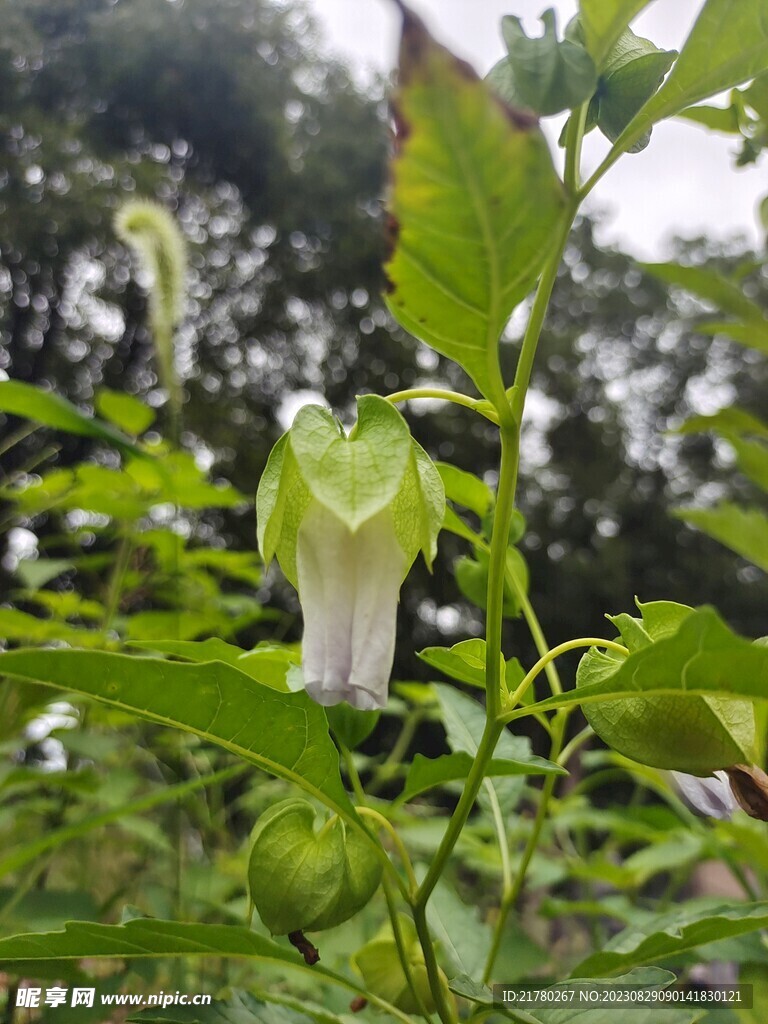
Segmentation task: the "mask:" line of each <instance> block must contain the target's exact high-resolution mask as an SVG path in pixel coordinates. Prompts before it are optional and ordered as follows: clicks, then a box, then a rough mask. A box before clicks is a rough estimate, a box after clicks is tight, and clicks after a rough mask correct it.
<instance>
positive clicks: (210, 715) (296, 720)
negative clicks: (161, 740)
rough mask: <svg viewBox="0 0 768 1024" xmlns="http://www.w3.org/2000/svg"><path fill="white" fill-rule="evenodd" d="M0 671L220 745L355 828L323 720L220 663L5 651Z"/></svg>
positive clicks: (292, 696) (310, 706) (315, 708)
mask: <svg viewBox="0 0 768 1024" xmlns="http://www.w3.org/2000/svg"><path fill="white" fill-rule="evenodd" d="M0 673H4V674H7V675H10V676H14V677H16V678H18V679H28V680H31V681H35V682H40V683H44V684H46V685H48V686H53V687H56V688H57V689H61V690H67V691H69V692H72V693H80V694H85V695H87V696H90V697H94V698H95V699H96V700H98V701H101V702H102V703H104V704H109V705H110V706H112V707H118V708H121V709H122V710H124V711H128V712H130V713H132V714H135V715H138V716H139V717H140V718H146V719H148V720H149V721H152V722H157V723H159V724H161V725H168V726H172V727H175V728H177V729H182V730H184V731H186V732H191V733H193V734H195V735H197V736H201V737H202V738H204V739H206V740H208V741H209V742H211V743H215V744H218V745H219V746H222V747H224V748H225V749H227V750H230V751H231V752H232V753H234V754H237V755H238V756H239V757H242V758H243V759H244V760H245V761H248V762H249V763H251V764H255V765H256V766H257V767H259V768H262V769H263V770H264V771H267V772H270V773H271V774H273V775H277V776H278V777H280V778H284V779H287V780H288V781H290V782H293V783H295V784H296V785H298V786H300V787H301V788H302V789H304V790H306V791H307V792H308V793H310V794H311V795H312V796H314V797H316V798H317V799H318V800H320V801H321V802H322V803H324V804H326V806H328V807H330V808H331V809H332V810H334V811H336V812H337V813H338V814H340V815H341V816H342V817H343V818H344V819H345V820H347V821H352V822H353V823H355V824H356V823H357V818H356V816H355V814H354V811H353V809H352V805H351V803H350V800H349V797H348V796H347V794H346V792H345V791H344V787H343V786H342V784H341V778H340V775H339V766H338V765H339V762H338V754H337V752H336V748H335V747H334V745H333V743H332V742H331V739H330V736H329V735H328V726H327V722H326V719H325V714H324V712H323V710H322V708H321V707H319V705H317V704H315V703H314V701H311V700H310V699H309V698H308V697H307V695H306V694H305V693H303V692H302V693H285V694H284V693H279V692H277V691H276V690H273V689H271V688H270V687H268V686H262V685H261V684H259V683H258V682H256V681H255V680H254V679H252V678H250V677H249V676H248V675H246V674H245V673H243V672H241V671H239V670H238V669H235V668H234V667H233V666H231V665H226V664H223V663H222V662H207V663H201V664H182V663H180V662H171V661H160V660H157V659H155V658H132V657H128V656H127V655H124V654H105V653H101V652H91V651H71V650H63V651H62V650H59V651H50V650H18V651H4V652H0Z"/></svg>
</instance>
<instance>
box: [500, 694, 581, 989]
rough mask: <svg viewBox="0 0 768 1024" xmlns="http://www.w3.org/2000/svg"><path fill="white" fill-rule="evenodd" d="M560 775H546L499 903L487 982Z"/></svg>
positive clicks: (558, 740)
mask: <svg viewBox="0 0 768 1024" xmlns="http://www.w3.org/2000/svg"><path fill="white" fill-rule="evenodd" d="M568 715H569V710H567V709H566V710H563V711H560V712H558V714H556V715H555V720H554V724H553V729H552V746H551V749H550V754H549V757H550V760H551V761H557V759H558V757H559V756H560V751H561V749H562V745H563V737H564V735H565V726H566V724H567V722H568ZM558 777H559V776H557V775H548V776H547V777H546V778H545V779H544V784H543V786H542V787H541V796H540V797H539V805H538V807H537V808H536V817H535V818H534V819H533V828H532V830H531V834H530V835H529V837H528V841H527V842H526V844H525V848H524V850H523V854H522V857H521V859H520V865H519V867H518V869H517V874H516V875H515V880H514V882H513V884H512V886H511V888H510V889H509V891H508V892H507V893H505V896H504V898H503V899H502V902H501V906H500V907H499V916H498V918H497V919H496V925H495V927H494V931H493V941H492V943H491V948H490V951H489V953H488V959H487V960H486V964H485V972H484V973H483V984H484V985H485V984H487V982H488V980H489V978H490V977H491V974H492V972H493V965H494V963H495V962H496V957H497V956H498V953H499V948H500V946H501V940H502V938H503V936H504V926H505V925H506V923H507V917H508V916H509V912H510V911H511V910H512V908H513V907H514V906H515V904H516V903H517V901H518V899H519V898H520V893H521V892H522V890H523V884H524V882H525V876H526V874H527V873H528V867H529V865H530V863H531V859H532V858H533V855H534V853H535V852H536V848H537V846H538V845H539V838H540V836H541V830H542V828H543V827H544V822H545V820H546V817H547V812H548V810H549V801H550V799H551V798H552V793H553V792H554V789H555V783H556V782H557V779H558Z"/></svg>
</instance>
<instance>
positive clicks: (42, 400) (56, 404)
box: [0, 380, 146, 458]
mask: <svg viewBox="0 0 768 1024" xmlns="http://www.w3.org/2000/svg"><path fill="white" fill-rule="evenodd" d="M0 412H6V413H11V414H12V415H13V416H23V417H24V419H28V420H33V421H34V422H35V423H41V424H42V425H43V426H46V427H53V428H54V429H56V430H63V431H65V432H66V433H68V434H77V435H79V436H81V437H92V438H95V439H96V440H98V441H106V442H107V443H108V444H111V445H114V447H115V448H117V449H118V450H119V451H123V452H129V453H130V454H131V455H135V456H137V457H139V458H145V457H146V455H145V453H144V452H143V451H142V450H141V449H140V448H137V446H136V445H135V444H134V443H133V441H131V439H130V438H129V437H126V436H125V434H122V433H121V432H120V431H119V430H115V428H114V427H112V426H110V424H109V423H104V422H103V421H102V420H97V419H96V418H95V417H93V416H87V415H86V414H85V413H83V412H80V410H79V409H78V408H77V406H76V405H73V404H72V403H71V402H70V401H68V400H67V399H66V398H62V396H61V395H57V394H54V393H53V392H52V391H43V389H42V388H38V387H35V386H34V385H33V384H25V383H23V382H22V381H18V380H3V381H0Z"/></svg>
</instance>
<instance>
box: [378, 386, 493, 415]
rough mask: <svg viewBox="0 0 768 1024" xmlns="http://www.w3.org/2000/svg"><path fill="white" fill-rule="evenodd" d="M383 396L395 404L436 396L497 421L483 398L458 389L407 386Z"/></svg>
mask: <svg viewBox="0 0 768 1024" xmlns="http://www.w3.org/2000/svg"><path fill="white" fill-rule="evenodd" d="M385 398H386V400H387V401H388V402H391V403H392V405H397V404H398V403H399V402H411V401H413V399H415V398H437V399H439V400H440V401H441V402H453V404H454V405H462V406H464V408H465V409H472V410H473V412H479V413H480V414H481V415H482V416H485V417H486V419H489V420H490V421H491V422H492V423H498V419H497V417H496V416H495V414H494V412H493V409H492V408H491V407H490V405H489V403H488V402H487V401H486V400H485V399H483V398H470V396H469V395H463V394H462V393H461V392H460V391H449V390H448V389H444V388H408V389H407V390H406V391H396V392H395V393H394V394H392V395H386V396H385Z"/></svg>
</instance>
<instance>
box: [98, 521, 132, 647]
mask: <svg viewBox="0 0 768 1024" xmlns="http://www.w3.org/2000/svg"><path fill="white" fill-rule="evenodd" d="M122 528H123V529H127V527H126V526H125V525H124V524H123V527H122ZM132 554H133V536H132V535H131V534H130V533H129V532H126V533H124V534H123V536H122V537H121V538H120V543H119V544H118V547H117V555H116V556H115V564H114V566H113V568H112V575H111V576H110V578H109V587H108V590H107V600H106V605H105V608H104V618H103V619H102V622H101V630H102V632H103V633H104V634H105V635H106V633H108V632H109V630H110V629H111V628H112V623H113V621H114V618H115V616H116V615H117V613H118V611H119V609H120V598H121V597H122V596H123V582H124V580H125V574H126V572H127V571H128V565H129V563H130V561H131V555H132Z"/></svg>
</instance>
